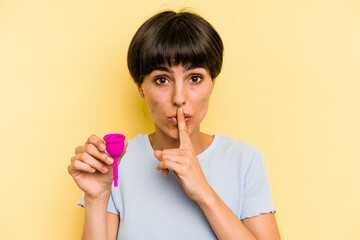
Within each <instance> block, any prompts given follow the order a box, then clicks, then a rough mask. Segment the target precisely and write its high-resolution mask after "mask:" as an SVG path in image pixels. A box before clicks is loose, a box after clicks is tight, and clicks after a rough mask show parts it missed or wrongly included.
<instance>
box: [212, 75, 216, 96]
mask: <svg viewBox="0 0 360 240" xmlns="http://www.w3.org/2000/svg"><path fill="white" fill-rule="evenodd" d="M215 79H216V78H214V79H212V88H211V93H212V91H213V90H214V87H215Z"/></svg>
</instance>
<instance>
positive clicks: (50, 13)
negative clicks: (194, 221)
mask: <svg viewBox="0 0 360 240" xmlns="http://www.w3.org/2000/svg"><path fill="white" fill-rule="evenodd" d="M186 6H187V7H191V8H193V9H194V10H195V11H196V12H197V13H199V14H200V15H202V16H203V17H205V18H206V19H207V20H208V21H209V22H210V23H212V24H213V25H214V26H215V28H216V29H217V30H218V32H219V33H220V35H221V36H222V38H223V41H224V44H225V56H224V57H225V59H224V66H223V71H222V73H221V74H220V76H219V77H218V79H217V83H216V85H215V89H214V92H213V96H212V99H211V104H210V109H209V112H208V115H207V117H206V119H205V120H204V122H203V125H202V130H203V131H205V132H208V133H215V134H224V135H230V136H232V137H233V138H236V139H242V140H244V141H245V142H248V143H250V144H252V145H254V146H256V147H257V148H258V149H260V150H261V151H262V152H263V154H264V160H265V162H266V165H267V168H268V172H269V175H270V180H271V184H272V190H273V201H274V206H275V208H276V209H277V210H278V212H277V214H276V218H277V221H278V225H279V228H280V232H281V235H282V238H283V239H290V240H304V239H349V240H353V239H360V231H359V229H360V221H359V220H358V218H359V217H358V216H359V213H360V207H359V206H360V193H359V190H360V188H359V182H360V181H359V177H360V174H359V169H360V163H359V160H360V154H359V149H360V148H359V146H360V127H359V123H360V114H359V109H360V108H359V103H360V94H359V93H360V31H359V29H360V2H359V1H358V0H333V1H329V0H315V1H314V0H298V1H289V0H278V1H268V0H257V1H245V0H241V1H239V0H233V1H230V0H222V1H218V0H217V1H212V0H211V1H210V0H199V1H196V0H191V1H190V0H188V1H182V2H181V3H179V1H175V0H174V1H164V0H161V1H159V0H151V1H149V0H137V1H120V0H118V1H79V0H68V1H48V0H43V1H41V0H33V1H13V0H8V1H4V0H3V1H1V0H0V102H1V111H0V114H1V115H0V116H1V124H0V133H1V138H0V146H1V152H0V156H1V165H0V166H1V174H0V183H1V198H0V239H79V238H80V236H81V231H82V225H83V215H84V211H83V209H82V208H80V207H78V206H77V205H76V204H75V203H76V201H77V200H78V198H79V197H80V194H81V192H80V190H79V189H78V188H77V187H76V185H75V183H74V182H73V180H72V178H71V177H70V176H69V175H68V173H67V165H68V164H69V162H70V158H71V156H72V155H73V154H74V149H75V147H76V146H78V145H81V144H83V143H84V142H85V140H86V139H87V137H88V136H89V135H90V134H92V133H95V134H97V135H99V136H103V135H104V134H106V133H110V132H121V133H124V134H126V136H127V137H128V138H132V137H134V136H135V135H136V134H137V133H149V132H150V131H152V130H153V126H152V122H151V119H150V117H149V115H148V112H147V109H146V104H145V102H144V101H143V100H142V99H141V98H140V97H139V96H138V94H137V91H136V88H135V85H134V84H133V83H132V80H131V79H130V76H129V73H128V70H127V66H126V53H127V47H128V44H129V42H130V40H131V37H132V36H133V34H134V33H135V31H136V30H137V28H138V27H139V26H140V24H141V23H142V22H143V21H144V20H146V19H147V18H148V17H150V16H151V15H153V14H155V13H156V12H158V11H160V10H163V9H165V8H172V9H175V10H179V9H180V8H182V7H186ZM139 177H141V176H139Z"/></svg>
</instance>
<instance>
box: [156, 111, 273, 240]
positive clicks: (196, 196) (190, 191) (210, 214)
mask: <svg viewBox="0 0 360 240" xmlns="http://www.w3.org/2000/svg"><path fill="white" fill-rule="evenodd" d="M177 118H178V128H179V138H180V147H179V148H178V149H164V150H162V151H159V150H156V151H155V152H154V155H155V157H156V158H158V159H159V161H160V163H159V164H158V165H157V169H158V170H162V171H163V174H164V175H167V174H168V170H167V169H171V170H173V171H174V173H175V175H176V177H177V178H178V180H179V181H180V183H181V184H182V186H183V188H184V190H185V192H186V193H187V195H188V196H189V197H190V198H191V199H192V200H194V201H195V202H196V203H197V204H198V205H199V206H200V208H201V209H202V211H203V213H204V214H205V216H206V218H207V220H208V222H209V224H210V225H211V227H212V229H213V231H214V232H215V234H216V236H217V237H218V239H243V240H247V239H249V240H254V239H261V240H263V239H266V240H267V239H280V234H279V231H278V228H277V226H276V221H275V217H274V216H273V214H264V215H260V216H258V217H253V218H249V219H245V220H244V223H243V222H242V221H240V220H239V219H238V218H237V217H236V215H235V214H234V213H233V212H232V211H231V210H230V208H229V207H228V206H227V205H226V204H225V203H224V202H223V201H222V200H221V198H220V197H219V196H218V194H217V193H216V192H215V191H214V190H213V189H212V188H211V186H210V185H209V184H208V182H207V180H206V177H205V175H204V173H203V172H202V169H201V166H200V164H199V160H198V159H197V156H196V154H195V150H194V148H193V145H192V142H191V138H190V136H189V134H188V132H187V126H186V123H185V117H184V115H183V111H182V109H181V108H179V109H178V112H177ZM271 216H272V217H271Z"/></svg>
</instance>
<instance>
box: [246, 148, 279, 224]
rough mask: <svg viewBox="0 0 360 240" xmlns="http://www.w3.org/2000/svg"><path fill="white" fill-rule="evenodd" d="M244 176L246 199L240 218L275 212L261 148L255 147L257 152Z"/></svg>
mask: <svg viewBox="0 0 360 240" xmlns="http://www.w3.org/2000/svg"><path fill="white" fill-rule="evenodd" d="M243 176H244V184H243V188H244V201H243V207H242V212H241V214H240V219H241V220H242V219H245V218H250V217H255V216H258V215H260V214H262V213H270V212H271V213H275V212H276V210H275V209H274V207H273V203H272V193H271V187H270V180H269V176H268V173H267V169H266V166H265V162H264V160H263V156H262V153H261V152H260V151H259V150H257V149H255V154H253V157H252V158H250V162H249V163H248V164H247V166H246V168H245V172H244V173H243Z"/></svg>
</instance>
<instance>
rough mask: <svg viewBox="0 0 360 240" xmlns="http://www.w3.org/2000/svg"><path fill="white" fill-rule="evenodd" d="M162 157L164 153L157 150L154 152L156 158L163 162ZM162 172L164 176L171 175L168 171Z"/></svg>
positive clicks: (163, 170)
mask: <svg viewBox="0 0 360 240" xmlns="http://www.w3.org/2000/svg"><path fill="white" fill-rule="evenodd" d="M161 155H162V151H160V150H155V151H154V156H155V157H156V158H157V159H158V160H159V161H161ZM158 170H159V169H158ZM161 172H162V174H163V175H164V176H167V175H168V174H169V173H170V172H169V170H168V169H162V170H161Z"/></svg>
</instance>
